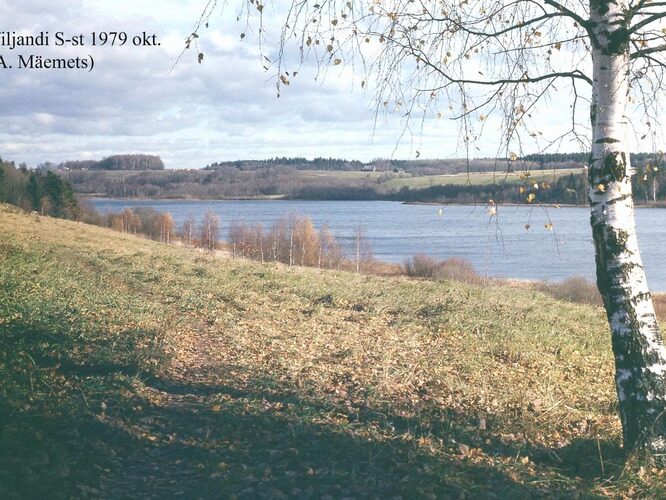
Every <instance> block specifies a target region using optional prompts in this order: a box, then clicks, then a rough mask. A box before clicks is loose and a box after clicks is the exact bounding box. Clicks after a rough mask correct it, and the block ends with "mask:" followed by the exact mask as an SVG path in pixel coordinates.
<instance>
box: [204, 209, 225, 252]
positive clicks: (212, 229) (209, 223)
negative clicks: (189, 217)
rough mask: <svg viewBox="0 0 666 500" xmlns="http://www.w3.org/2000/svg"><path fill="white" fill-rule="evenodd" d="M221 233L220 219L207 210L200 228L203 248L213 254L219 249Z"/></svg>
mask: <svg viewBox="0 0 666 500" xmlns="http://www.w3.org/2000/svg"><path fill="white" fill-rule="evenodd" d="M219 232H220V219H219V218H218V216H217V215H215V214H214V213H213V212H212V211H211V210H207V211H206V213H205V214H204V216H203V220H202V221H201V227H200V238H199V241H200V245H201V248H204V249H206V250H208V251H209V252H213V251H214V250H215V248H216V247H217V240H218V238H219Z"/></svg>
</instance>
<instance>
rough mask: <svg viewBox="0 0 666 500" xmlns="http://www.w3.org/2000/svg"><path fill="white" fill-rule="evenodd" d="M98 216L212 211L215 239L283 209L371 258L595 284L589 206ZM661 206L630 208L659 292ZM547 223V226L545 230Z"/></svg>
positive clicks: (312, 204) (178, 207)
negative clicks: (361, 238) (450, 263)
mask: <svg viewBox="0 0 666 500" xmlns="http://www.w3.org/2000/svg"><path fill="white" fill-rule="evenodd" d="M90 202H91V204H92V205H93V206H94V207H95V208H96V209H97V210H99V211H100V212H101V213H107V212H120V211H121V210H122V209H123V208H126V207H129V208H136V207H152V208H154V209H155V210H159V211H165V212H169V213H171V215H172V216H173V218H174V220H175V222H176V225H177V227H178V228H180V225H181V224H182V222H183V221H184V220H185V219H186V218H187V217H188V216H189V215H193V216H194V217H195V218H196V219H197V220H201V218H202V216H203V214H204V213H205V212H206V211H208V210H212V211H213V212H214V213H215V214H216V215H217V216H218V217H219V218H220V226H221V232H220V234H221V238H222V239H226V236H227V234H228V233H227V231H228V228H229V225H230V224H231V223H232V222H234V221H243V222H246V223H249V224H254V223H258V222H260V223H262V224H263V226H264V228H268V227H269V226H270V225H272V224H273V223H274V222H275V221H277V220H278V219H279V218H281V217H283V216H285V215H288V214H290V213H297V214H299V215H304V216H308V217H310V218H311V219H312V221H313V223H314V224H315V226H316V227H320V226H321V225H322V224H328V225H329V227H330V228H331V230H332V231H333V234H334V235H335V237H336V239H337V240H338V241H339V242H340V243H341V244H342V245H343V247H345V248H346V249H347V250H348V251H349V254H350V255H351V253H352V251H351V249H352V247H353V238H354V236H353V235H354V232H355V231H356V228H357V227H358V226H359V225H361V226H362V227H363V228H364V230H365V234H366V236H367V238H368V240H369V241H370V243H371V244H372V249H373V253H374V255H375V257H376V258H377V259H379V260H383V261H387V262H398V263H402V262H404V261H405V260H406V259H407V258H409V257H411V256H412V255H414V254H416V253H425V254H428V255H431V256H433V257H437V258H441V259H444V258H447V257H463V258H465V259H467V260H469V261H470V262H472V264H474V267H475V268H476V270H477V271H478V272H479V273H480V274H482V275H485V276H491V277H501V278H516V279H527V280H549V281H562V280H564V279H566V278H568V277H571V276H582V277H584V278H587V279H588V280H591V281H594V272H595V271H594V270H595V265H594V249H593V246H592V238H591V230H590V224H589V209H587V208H574V207H562V208H551V207H548V208H546V207H539V206H499V207H497V216H493V217H491V216H490V215H489V213H488V208H487V207H486V206H481V205H479V206H462V205H444V206H436V205H405V204H401V203H398V202H387V201H298V200H288V201H287V200H275V201H269V200H251V201H250V200H248V201H246V200H243V201H210V200H209V201H198V200H197V201H194V200H115V199H104V198H93V199H91V200H90ZM665 214H666V212H665V211H664V210H663V209H656V208H642V209H637V211H636V218H637V224H638V235H639V243H640V246H641V250H642V254H643V260H644V263H645V266H646V271H647V275H648V282H649V283H650V286H651V288H652V290H653V291H662V292H663V291H666V265H664V264H663V263H664V262H666V224H664V223H663V216H664V215H665ZM551 225H552V230H551V229H549V228H550V227H551Z"/></svg>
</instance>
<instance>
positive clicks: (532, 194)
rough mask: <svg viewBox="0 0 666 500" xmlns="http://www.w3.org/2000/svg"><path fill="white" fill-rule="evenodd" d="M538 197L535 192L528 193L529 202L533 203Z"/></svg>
mask: <svg viewBox="0 0 666 500" xmlns="http://www.w3.org/2000/svg"><path fill="white" fill-rule="evenodd" d="M535 198H536V195H535V194H534V193H530V194H529V195H527V203H532V202H533V201H534V200H535Z"/></svg>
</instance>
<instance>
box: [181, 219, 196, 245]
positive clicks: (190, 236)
mask: <svg viewBox="0 0 666 500" xmlns="http://www.w3.org/2000/svg"><path fill="white" fill-rule="evenodd" d="M195 228H196V221H195V220H194V216H193V215H192V214H189V215H188V216H187V218H186V219H185V221H184V222H183V228H182V231H181V239H182V240H183V241H184V242H185V244H186V245H187V246H188V247H191V246H192V242H193V241H194V231H195Z"/></svg>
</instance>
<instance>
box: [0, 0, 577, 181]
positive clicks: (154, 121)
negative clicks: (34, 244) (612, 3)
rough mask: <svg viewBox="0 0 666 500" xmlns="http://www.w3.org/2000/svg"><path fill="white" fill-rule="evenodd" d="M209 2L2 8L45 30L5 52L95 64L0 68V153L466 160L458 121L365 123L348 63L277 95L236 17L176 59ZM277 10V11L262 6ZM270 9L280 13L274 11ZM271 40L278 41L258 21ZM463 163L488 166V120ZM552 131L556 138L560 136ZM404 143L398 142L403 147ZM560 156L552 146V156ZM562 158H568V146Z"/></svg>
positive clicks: (553, 114)
mask: <svg viewBox="0 0 666 500" xmlns="http://www.w3.org/2000/svg"><path fill="white" fill-rule="evenodd" d="M206 3H207V0H189V1H183V0H61V1H59V2H44V1H42V0H39V1H37V0H23V1H21V2H17V1H14V0H11V1H10V0H0V6H2V12H3V18H4V19H5V20H6V21H5V22H4V23H3V28H2V29H4V30H7V31H9V32H12V31H15V32H16V33H17V34H39V33H40V32H42V31H48V32H49V35H50V42H51V46H50V47H46V48H39V47H37V48H29V49H25V48H17V49H15V50H13V51H12V50H9V49H7V48H6V47H5V48H2V51H1V52H0V54H2V56H3V57H4V59H5V61H6V63H7V64H12V63H16V59H17V55H18V54H23V55H24V56H25V55H30V54H39V55H43V56H44V57H59V58H63V57H64V58H76V57H84V58H85V57H88V56H89V55H91V56H92V57H93V59H94V61H95V67H94V69H93V70H92V71H90V72H87V71H84V70H37V69H35V70H28V69H17V68H16V67H14V68H12V69H4V70H1V71H3V72H4V74H3V77H4V78H3V84H2V86H1V88H0V100H1V103H2V105H1V106H0V113H1V114H2V117H1V120H0V123H1V125H0V155H1V156H2V157H3V158H5V159H10V160H15V161H17V162H26V163H28V165H31V166H33V165H36V164H38V163H41V162H44V161H52V162H60V161H63V160H69V159H88V158H93V159H101V158H103V157H104V156H108V155H111V154H117V153H149V154H158V155H160V156H161V157H162V158H163V159H164V161H165V163H166V165H167V167H168V168H200V167H203V166H205V165H206V164H208V163H211V162H214V161H221V160H236V159H249V158H269V157H273V156H305V157H309V158H312V157H315V156H326V157H328V156H332V157H338V158H347V159H359V160H364V161H367V160H371V159H373V158H388V157H394V158H414V157H415V156H416V151H417V150H418V151H419V152H420V156H421V158H452V157H461V156H463V155H464V150H463V149H461V148H460V147H459V132H458V126H457V125H456V123H454V122H452V121H451V120H449V119H446V118H444V119H441V118H440V119H437V118H436V117H435V116H434V115H435V113H430V114H428V115H427V116H426V119H425V120H424V121H423V123H422V127H421V123H417V124H416V125H415V127H414V133H413V134H411V133H409V132H408V133H407V134H401V132H402V131H403V128H404V123H403V122H402V121H401V116H400V113H397V114H393V115H388V116H386V115H380V116H379V117H378V118H377V119H375V113H374V106H373V104H372V102H373V94H372V91H371V90H370V91H368V90H367V89H366V90H362V89H361V86H360V80H361V79H362V78H361V77H359V76H358V75H356V76H355V75H354V73H353V70H352V69H351V68H347V67H344V65H343V67H339V68H338V67H336V68H333V69H331V70H330V71H328V73H327V75H326V77H325V78H320V79H319V80H317V81H315V78H314V76H315V69H314V68H313V67H309V66H308V65H306V66H305V67H304V68H302V70H301V74H300V75H299V76H298V78H295V79H293V80H292V82H291V85H290V86H289V87H288V88H285V89H284V91H283V92H282V95H281V97H280V98H279V99H278V98H276V89H275V72H274V71H269V72H267V71H265V70H264V69H263V68H262V59H261V54H260V51H259V49H258V46H257V43H256V40H255V39H254V38H252V37H250V36H248V37H246V38H245V40H242V41H241V39H240V36H239V35H240V33H241V32H243V31H245V28H244V24H243V23H242V22H240V23H238V22H236V19H235V13H234V11H233V7H232V8H227V10H226V11H225V12H222V11H217V12H216V13H215V14H214V15H213V16H212V18H211V22H210V28H209V29H207V30H205V31H204V32H203V33H202V37H201V38H200V40H199V48H200V49H201V50H202V51H203V52H204V54H205V58H204V61H203V64H198V63H197V60H196V59H197V58H196V55H197V51H196V50H195V49H194V48H193V49H192V50H190V51H188V52H186V53H185V54H184V55H183V57H181V58H180V59H179V61H178V63H177V64H176V65H175V67H174V63H175V62H176V60H177V58H178V56H179V54H180V53H181V52H182V49H183V46H184V39H185V38H186V37H187V35H188V34H189V33H191V31H192V28H193V25H194V24H195V22H196V20H197V19H198V17H199V15H200V14H201V12H202V10H203V8H204V6H205V5H206ZM269 8H273V7H269ZM275 8H277V7H275ZM267 30H268V34H267V37H268V41H269V44H268V46H266V47H265V48H264V54H267V55H269V56H271V57H273V56H274V55H275V54H274V52H273V50H274V49H273V48H272V46H271V45H270V41H271V40H275V39H276V36H277V33H276V31H277V30H276V29H275V26H271V25H270V23H269V24H268V25H267ZM103 31H124V32H126V33H128V35H130V37H132V36H133V35H136V34H142V33H143V32H147V33H148V34H153V33H154V34H156V35H157V38H158V40H159V41H160V43H161V45H160V46H159V47H135V46H133V45H131V44H130V43H128V44H127V45H126V46H123V47H113V48H111V47H91V46H90V40H91V33H92V32H103ZM56 32H64V33H65V35H66V36H67V37H71V36H75V35H78V34H84V36H85V41H86V46H85V47H54V46H53V45H54V41H55V33H56ZM550 109H551V111H550V115H549V121H552V122H565V123H566V120H565V117H566V114H567V112H568V111H567V110H568V104H566V103H564V104H561V105H560V103H553V105H551V107H550ZM487 129H489V131H488V130H487V132H488V133H487V136H486V138H485V139H484V141H483V142H481V143H479V145H478V146H479V149H478V150H476V151H474V152H473V156H478V157H483V156H495V154H496V152H497V151H498V148H499V146H498V143H497V138H496V137H494V136H493V133H492V129H493V126H492V124H491V125H490V126H488V127H487ZM556 133H557V131H555V130H554V131H553V132H552V134H553V135H556ZM401 136H402V139H401ZM561 149H562V148H561ZM563 149H564V150H575V147H574V146H572V145H569V146H567V145H564V146H563Z"/></svg>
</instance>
